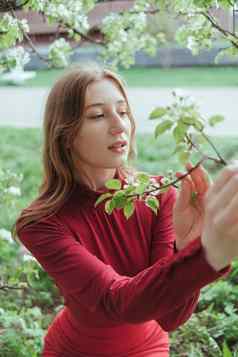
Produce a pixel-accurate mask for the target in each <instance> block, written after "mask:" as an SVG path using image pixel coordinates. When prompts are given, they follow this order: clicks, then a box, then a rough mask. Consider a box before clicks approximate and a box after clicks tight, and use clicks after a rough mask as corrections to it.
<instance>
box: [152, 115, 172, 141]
mask: <svg viewBox="0 0 238 357" xmlns="http://www.w3.org/2000/svg"><path fill="white" fill-rule="evenodd" d="M173 125H174V122H173V121H172V120H169V119H167V120H164V121H163V122H162V123H160V124H158V125H157V126H156V128H155V138H157V137H158V136H159V135H162V134H163V133H165V132H166V131H167V130H169V129H170V128H172V126H173Z"/></svg>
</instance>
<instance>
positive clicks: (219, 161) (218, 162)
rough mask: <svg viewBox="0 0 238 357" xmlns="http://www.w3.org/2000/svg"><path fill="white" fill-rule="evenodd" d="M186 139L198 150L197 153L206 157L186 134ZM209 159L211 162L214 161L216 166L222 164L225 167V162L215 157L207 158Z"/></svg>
mask: <svg viewBox="0 0 238 357" xmlns="http://www.w3.org/2000/svg"><path fill="white" fill-rule="evenodd" d="M186 139H187V140H188V142H189V144H190V145H191V146H192V147H193V148H194V149H196V150H197V152H199V154H201V155H202V156H204V153H203V152H202V151H201V149H200V147H199V146H198V145H197V144H195V143H194V142H193V141H192V140H191V138H190V137H189V135H187V134H186ZM207 159H208V160H211V161H214V162H215V163H216V164H222V165H223V162H222V161H221V160H220V159H216V158H215V157H212V156H209V155H208V156H207Z"/></svg>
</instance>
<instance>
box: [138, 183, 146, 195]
mask: <svg viewBox="0 0 238 357" xmlns="http://www.w3.org/2000/svg"><path fill="white" fill-rule="evenodd" d="M147 186H148V184H144V183H141V184H140V185H139V186H137V187H136V189H135V193H136V194H138V195H142V194H143V193H144V192H145V190H146V187H147Z"/></svg>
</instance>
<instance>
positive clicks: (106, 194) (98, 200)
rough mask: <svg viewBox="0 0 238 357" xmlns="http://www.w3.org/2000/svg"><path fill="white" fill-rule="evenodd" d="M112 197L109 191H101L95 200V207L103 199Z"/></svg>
mask: <svg viewBox="0 0 238 357" xmlns="http://www.w3.org/2000/svg"><path fill="white" fill-rule="evenodd" d="M109 197H112V194H111V193H110V192H106V193H103V194H102V195H101V196H99V197H98V199H97V201H96V202H95V204H94V206H95V207H97V205H99V203H101V202H102V201H104V200H105V199H106V198H109Z"/></svg>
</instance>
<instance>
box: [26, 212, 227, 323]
mask: <svg viewBox="0 0 238 357" xmlns="http://www.w3.org/2000/svg"><path fill="white" fill-rule="evenodd" d="M19 238H20V240H21V241H22V243H23V244H24V245H25V246H26V247H27V249H28V250H29V251H30V252H31V253H32V254H33V256H34V257H35V258H36V259H37V260H38V261H39V263H40V264H41V265H42V267H43V268H44V270H45V271H46V272H48V273H49V275H50V276H51V277H52V278H53V279H54V281H55V282H56V284H57V285H58V287H59V288H60V290H61V292H62V294H63V295H64V297H65V298H66V300H68V302H69V305H70V303H72V304H73V305H74V307H75V306H78V308H79V309H80V307H83V308H85V309H86V310H88V311H89V312H95V313H96V314H97V313H98V314H99V316H100V317H102V318H104V319H105V320H114V321H116V322H127V323H140V322H144V321H148V320H151V319H157V320H158V321H159V322H160V323H161V325H162V327H163V322H162V321H163V318H164V317H165V316H166V315H167V314H169V313H170V312H171V311H173V310H174V309H176V308H177V307H179V306H182V304H183V303H184V301H186V299H187V296H190V295H192V294H193V293H195V292H196V291H197V290H198V289H200V288H202V287H203V286H205V285H206V284H208V283H209V282H212V281H213V280H215V279H216V278H218V277H219V276H221V275H222V274H223V273H224V271H222V272H219V273H217V272H215V271H214V270H213V269H212V267H211V266H210V265H209V264H208V263H207V261H206V259H205V257H204V251H203V249H202V247H201V245H200V242H199V240H197V241H195V242H193V243H192V244H190V245H189V247H187V248H186V249H184V250H183V251H181V252H179V253H177V254H176V255H174V256H172V257H171V256H169V257H165V258H163V259H160V260H158V261H157V262H155V263H154V264H153V265H152V266H150V267H148V268H146V269H144V270H142V271H141V272H139V273H137V274H136V275H135V276H133V277H129V276H123V275H120V274H118V273H117V272H116V271H115V270H114V269H113V268H112V267H111V266H110V265H108V264H105V263H103V262H102V261H101V260H100V259H98V258H97V257H96V256H95V255H93V254H92V253H90V252H89V251H88V250H87V249H86V248H85V247H83V246H82V244H80V243H79V242H77V241H76V239H75V238H74V237H73V235H72V233H71V232H70V230H69V229H67V227H66V226H65V225H63V224H62V222H61V220H60V219H59V218H58V217H57V216H56V215H55V216H54V217H51V218H49V219H47V220H45V221H43V222H41V223H37V224H34V225H32V226H28V227H27V228H26V229H24V230H23V231H22V232H21V233H20V237H19ZM102 239H103V237H102Z"/></svg>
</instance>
